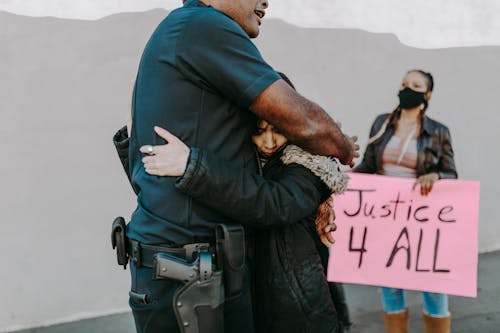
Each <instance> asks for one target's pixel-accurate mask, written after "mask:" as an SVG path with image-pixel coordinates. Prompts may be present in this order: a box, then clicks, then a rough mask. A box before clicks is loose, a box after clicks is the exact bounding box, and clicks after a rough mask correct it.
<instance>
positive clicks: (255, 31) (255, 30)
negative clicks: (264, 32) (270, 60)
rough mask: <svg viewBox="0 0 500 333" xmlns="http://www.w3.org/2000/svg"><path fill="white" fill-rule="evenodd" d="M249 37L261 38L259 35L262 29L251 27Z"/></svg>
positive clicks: (248, 30) (248, 31) (248, 32)
mask: <svg viewBox="0 0 500 333" xmlns="http://www.w3.org/2000/svg"><path fill="white" fill-rule="evenodd" d="M246 33H247V35H248V37H250V38H257V37H258V36H259V33H260V28H259V26H258V25H257V26H255V27H251V28H249V29H247V31H246Z"/></svg>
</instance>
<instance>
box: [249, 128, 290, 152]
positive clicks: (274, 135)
mask: <svg viewBox="0 0 500 333" xmlns="http://www.w3.org/2000/svg"><path fill="white" fill-rule="evenodd" d="M252 141H253V143H254V144H255V145H256V146H257V150H258V151H259V153H260V154H261V155H262V156H263V157H266V158H267V157H269V156H271V155H272V154H274V153H275V152H276V151H278V150H279V149H280V148H281V147H283V145H284V144H285V143H286V142H287V141H288V140H287V138H286V137H285V136H284V135H283V134H281V133H279V132H278V131H277V130H276V129H275V128H274V126H273V125H271V124H269V123H268V122H267V121H265V120H260V121H259V122H258V124H257V131H256V134H254V135H252Z"/></svg>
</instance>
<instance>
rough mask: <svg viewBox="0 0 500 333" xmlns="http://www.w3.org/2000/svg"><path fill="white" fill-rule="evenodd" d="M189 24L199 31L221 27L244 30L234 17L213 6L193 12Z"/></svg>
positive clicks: (208, 30) (214, 29)
mask: <svg viewBox="0 0 500 333" xmlns="http://www.w3.org/2000/svg"><path fill="white" fill-rule="evenodd" d="M189 24H190V25H191V27H192V28H194V29H196V30H197V31H198V32H199V33H203V32H212V31H217V30H219V31H220V29H224V30H228V29H229V30H233V31H238V32H239V31H242V29H241V27H240V26H239V25H238V24H237V23H236V22H235V21H234V20H233V19H231V18H230V17H229V16H227V15H226V14H224V13H223V12H221V11H218V10H216V9H214V8H212V7H205V8H203V9H201V10H198V11H196V12H195V13H193V14H192V16H191V18H190V23H189Z"/></svg>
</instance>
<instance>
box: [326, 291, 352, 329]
mask: <svg viewBox="0 0 500 333" xmlns="http://www.w3.org/2000/svg"><path fill="white" fill-rule="evenodd" d="M328 286H329V287H330V294H331V295H332V299H333V304H335V309H336V310H337V317H338V319H339V323H340V330H339V332H340V333H349V329H350V327H351V325H352V322H351V318H350V316H349V308H348V307H347V302H346V299H345V293H344V286H343V285H342V283H336V282H329V283H328Z"/></svg>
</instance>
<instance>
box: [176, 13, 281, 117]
mask: <svg viewBox="0 0 500 333" xmlns="http://www.w3.org/2000/svg"><path fill="white" fill-rule="evenodd" d="M176 54H177V58H176V63H177V66H178V68H179V70H180V71H181V72H182V73H183V74H184V75H185V76H186V77H187V78H188V79H189V80H191V81H193V82H194V83H195V84H198V85H201V86H203V87H204V88H206V89H208V90H212V91H214V92H217V93H219V94H221V95H223V96H225V97H227V98H228V99H229V100H231V101H232V102H233V103H235V104H236V105H238V106H239V107H241V108H243V109H248V108H249V107H250V105H251V104H252V102H253V101H254V100H255V98H256V97H257V96H258V95H259V94H260V93H261V92H262V91H263V90H264V89H266V88H267V87H268V86H270V85H271V84H272V83H273V82H275V81H277V80H279V79H280V77H279V76H278V74H277V73H276V72H275V71H274V69H273V68H272V67H271V66H269V65H268V64H267V63H266V62H265V61H264V59H263V58H262V56H261V54H260V53H259V51H258V50H257V48H256V46H255V45H254V44H253V43H252V42H251V40H250V38H249V37H248V35H247V34H246V33H245V32H244V31H243V30H242V29H241V27H240V26H239V25H238V24H237V23H236V22H234V21H233V20H232V19H230V18H229V17H227V16H225V15H224V14H222V13H220V12H217V11H215V10H213V11H207V12H205V13H203V14H200V15H199V16H197V17H196V18H194V19H193V20H192V21H191V22H190V23H189V24H188V25H187V26H186V28H185V31H184V32H183V35H182V37H181V38H180V40H179V44H178V46H177V52H176Z"/></svg>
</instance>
